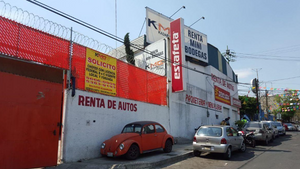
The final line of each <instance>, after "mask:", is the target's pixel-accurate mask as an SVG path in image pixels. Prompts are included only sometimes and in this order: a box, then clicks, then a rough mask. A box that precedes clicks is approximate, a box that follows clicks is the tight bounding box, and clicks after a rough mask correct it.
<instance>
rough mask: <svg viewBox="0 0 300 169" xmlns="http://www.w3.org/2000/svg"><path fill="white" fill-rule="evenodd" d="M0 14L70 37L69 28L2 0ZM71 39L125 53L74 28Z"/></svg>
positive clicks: (119, 53) (118, 53)
mask: <svg viewBox="0 0 300 169" xmlns="http://www.w3.org/2000/svg"><path fill="white" fill-rule="evenodd" d="M0 16H2V17H4V18H7V19H10V20H12V21H15V22H17V23H20V24H23V25H25V26H28V27H31V28H33V29H37V30H40V31H42V32H45V33H49V34H51V35H53V36H57V37H60V38H62V39H65V40H68V41H69V40H70V37H71V28H68V27H65V26H63V25H61V24H58V23H56V22H53V21H50V20H48V19H46V18H43V17H40V16H38V15H35V14H33V13H30V12H28V11H26V10H23V9H21V8H18V7H16V6H12V5H10V4H9V3H6V2H4V1H3V0H0ZM72 41H73V42H75V43H77V44H80V45H82V46H85V47H89V48H91V49H94V50H96V51H99V52H102V53H105V54H108V53H113V52H112V51H115V52H114V53H117V55H111V56H112V57H115V58H120V57H122V56H125V55H126V54H125V52H123V51H117V50H116V49H114V48H112V47H110V46H109V45H106V44H104V43H101V42H99V41H97V40H95V39H93V38H90V37H88V36H86V35H83V34H81V33H79V32H76V31H74V30H73V31H72Z"/></svg>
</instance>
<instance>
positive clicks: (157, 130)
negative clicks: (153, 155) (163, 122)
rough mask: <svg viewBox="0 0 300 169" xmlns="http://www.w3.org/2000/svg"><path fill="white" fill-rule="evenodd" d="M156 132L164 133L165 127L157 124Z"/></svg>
mask: <svg viewBox="0 0 300 169" xmlns="http://www.w3.org/2000/svg"><path fill="white" fill-rule="evenodd" d="M155 129H156V133H162V132H164V131H165V130H164V128H163V127H162V126H160V125H158V124H156V125H155Z"/></svg>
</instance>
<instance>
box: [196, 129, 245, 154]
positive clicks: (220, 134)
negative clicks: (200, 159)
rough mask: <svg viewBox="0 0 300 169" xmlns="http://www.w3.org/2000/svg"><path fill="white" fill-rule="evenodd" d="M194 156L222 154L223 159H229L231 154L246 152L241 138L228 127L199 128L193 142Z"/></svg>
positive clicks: (235, 131)
mask: <svg viewBox="0 0 300 169" xmlns="http://www.w3.org/2000/svg"><path fill="white" fill-rule="evenodd" d="M193 150H194V155H195V156H200V154H201V152H210V153H222V154H223V156H224V158H225V159H230V158H231V152H232V151H236V150H240V151H242V152H245V151H246V145H245V142H244V138H243V136H241V135H240V134H239V133H238V131H237V130H236V129H234V128H232V127H230V126H223V125H222V126H221V125H220V126H201V127H200V128H199V129H198V130H197V132H196V133H195V136H194V140H193Z"/></svg>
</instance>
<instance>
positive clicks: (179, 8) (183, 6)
mask: <svg viewBox="0 0 300 169" xmlns="http://www.w3.org/2000/svg"><path fill="white" fill-rule="evenodd" d="M182 8H183V9H185V6H182V7H180V8H179V9H178V10H177V11H176V12H175V13H173V15H171V16H170V18H172V16H174V15H175V14H176V13H177V12H178V11H180V9H182Z"/></svg>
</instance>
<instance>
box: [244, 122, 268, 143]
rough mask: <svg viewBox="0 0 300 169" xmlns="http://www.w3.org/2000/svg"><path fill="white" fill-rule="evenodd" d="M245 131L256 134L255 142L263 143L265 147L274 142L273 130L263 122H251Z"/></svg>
mask: <svg viewBox="0 0 300 169" xmlns="http://www.w3.org/2000/svg"><path fill="white" fill-rule="evenodd" d="M244 130H246V132H251V131H252V132H254V136H255V140H256V141H263V142H264V143H265V145H268V144H269V142H270V141H272V135H273V133H272V129H271V128H269V127H268V126H267V125H266V124H263V122H258V121H250V122H248V123H247V124H246V125H245V127H244Z"/></svg>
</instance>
